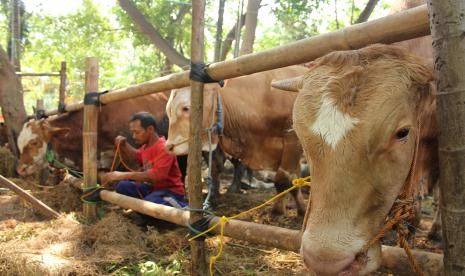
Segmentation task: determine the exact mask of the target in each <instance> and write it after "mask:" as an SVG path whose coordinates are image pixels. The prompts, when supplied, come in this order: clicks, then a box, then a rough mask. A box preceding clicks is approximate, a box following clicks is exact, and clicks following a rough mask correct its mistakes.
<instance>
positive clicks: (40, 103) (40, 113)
mask: <svg viewBox="0 0 465 276" xmlns="http://www.w3.org/2000/svg"><path fill="white" fill-rule="evenodd" d="M44 113H45V109H44V100H43V99H37V102H36V114H35V116H36V119H37V120H40V119H42V118H43V117H44Z"/></svg>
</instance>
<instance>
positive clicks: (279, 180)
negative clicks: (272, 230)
mask: <svg viewBox="0 0 465 276" xmlns="http://www.w3.org/2000/svg"><path fill="white" fill-rule="evenodd" d="M301 156H302V147H301V146H300V143H299V140H298V139H297V136H296V135H295V133H294V132H289V133H287V134H286V135H285V137H284V141H283V154H282V157H281V164H280V167H279V169H278V171H277V172H276V179H275V187H276V191H277V192H278V193H279V192H282V191H284V190H285V189H288V188H289V187H291V186H292V180H293V179H295V178H297V176H298V175H300V157H301ZM291 195H292V197H293V198H294V201H295V203H296V207H297V214H298V215H299V216H303V215H305V209H306V208H305V207H306V206H305V203H304V198H303V196H302V192H301V191H300V188H297V189H294V190H292V191H291ZM280 204H284V202H280V203H277V206H276V208H277V209H276V210H275V211H277V212H279V209H282V208H283V207H281V206H279V205H280ZM284 208H285V206H284Z"/></svg>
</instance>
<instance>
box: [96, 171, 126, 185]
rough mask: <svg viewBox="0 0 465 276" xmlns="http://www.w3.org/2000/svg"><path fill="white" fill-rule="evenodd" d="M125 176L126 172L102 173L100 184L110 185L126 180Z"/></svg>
mask: <svg viewBox="0 0 465 276" xmlns="http://www.w3.org/2000/svg"><path fill="white" fill-rule="evenodd" d="M124 175H125V173H124V172H117V171H114V172H109V173H100V174H99V177H100V182H101V184H102V185H103V184H106V183H110V182H112V181H117V180H122V179H124Z"/></svg>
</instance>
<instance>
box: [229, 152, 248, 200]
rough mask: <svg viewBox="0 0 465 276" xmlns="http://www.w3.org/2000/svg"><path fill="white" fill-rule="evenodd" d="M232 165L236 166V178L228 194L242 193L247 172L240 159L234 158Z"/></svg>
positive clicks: (234, 177)
mask: <svg viewBox="0 0 465 276" xmlns="http://www.w3.org/2000/svg"><path fill="white" fill-rule="evenodd" d="M231 163H232V164H233V166H234V176H233V181H232V183H231V186H229V188H228V192H227V193H240V191H241V181H242V176H243V175H244V172H245V166H244V165H242V163H241V162H240V161H239V159H236V158H232V159H231Z"/></svg>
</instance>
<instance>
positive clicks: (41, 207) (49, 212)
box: [0, 175, 60, 218]
mask: <svg viewBox="0 0 465 276" xmlns="http://www.w3.org/2000/svg"><path fill="white" fill-rule="evenodd" d="M0 184H1V185H2V186H5V187H7V188H9V189H10V190H12V191H14V192H15V193H16V194H17V195H18V196H20V197H21V198H22V199H24V200H26V201H27V202H29V203H31V205H32V207H33V208H35V209H37V210H38V211H40V212H41V213H42V214H44V215H46V216H49V217H52V218H58V217H59V216H60V214H59V213H58V212H56V211H55V210H53V209H52V208H50V207H48V206H47V205H46V204H45V203H43V202H42V201H40V200H38V199H37V198H35V197H34V196H32V195H31V194H29V193H28V192H26V191H25V190H23V189H22V188H21V187H19V186H18V185H16V184H15V183H13V182H11V181H10V180H8V179H7V178H5V177H4V176H3V175H0Z"/></svg>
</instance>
